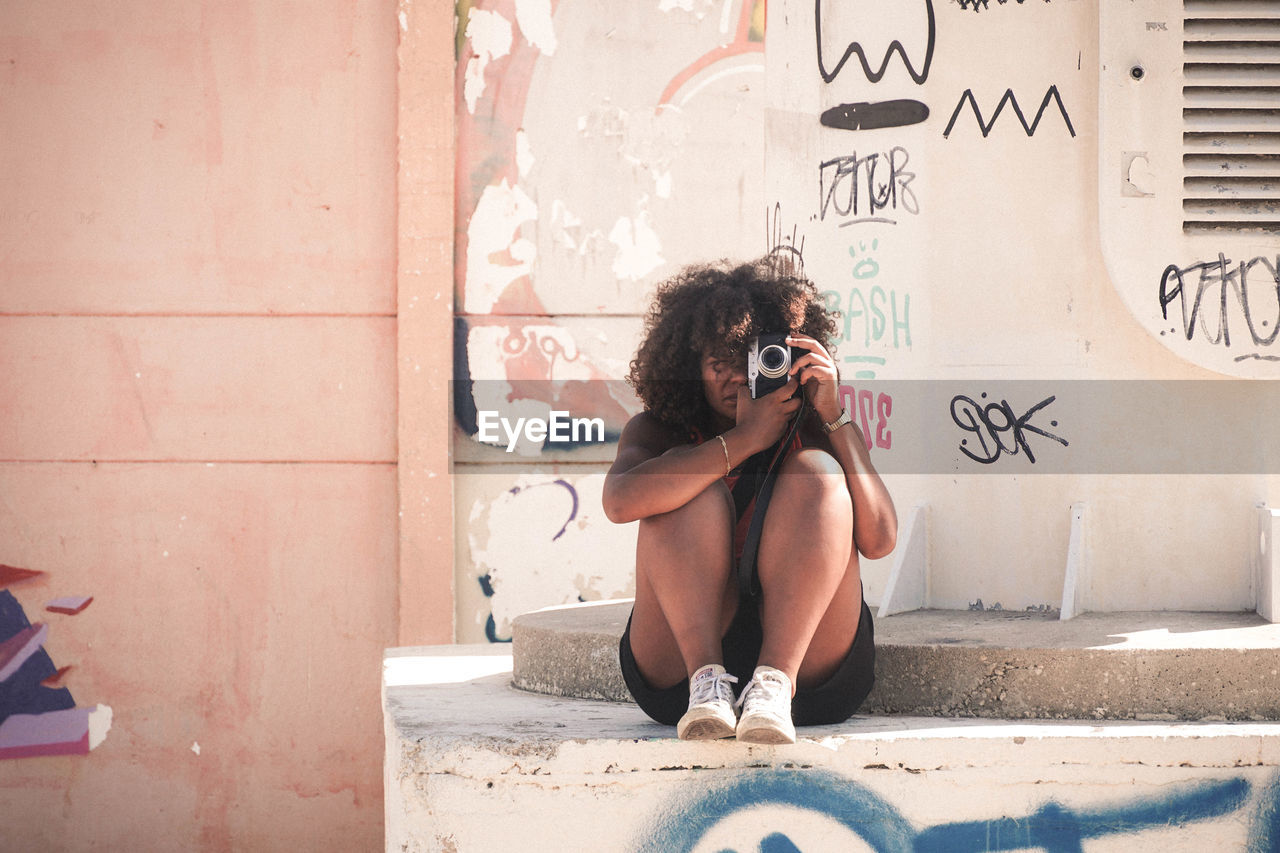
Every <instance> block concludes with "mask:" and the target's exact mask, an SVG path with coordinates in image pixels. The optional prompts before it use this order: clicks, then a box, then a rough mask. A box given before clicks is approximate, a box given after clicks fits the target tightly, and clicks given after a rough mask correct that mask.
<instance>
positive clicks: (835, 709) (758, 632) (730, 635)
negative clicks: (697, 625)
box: [618, 598, 876, 726]
mask: <svg viewBox="0 0 1280 853" xmlns="http://www.w3.org/2000/svg"><path fill="white" fill-rule="evenodd" d="M757 607H758V605H757V604H756V602H755V600H754V599H751V598H748V599H745V600H744V601H743V602H742V603H741V604H740V605H739V606H738V612H737V614H736V615H735V616H734V617H733V621H732V622H731V623H730V624H729V630H728V631H727V632H725V635H724V640H723V642H722V647H723V649H724V667H725V669H727V670H728V671H729V673H730V674H731V675H733V676H735V677H737V679H738V687H739V689H741V688H743V687H745V686H746V684H747V682H749V681H750V680H751V675H752V673H754V672H755V669H756V663H757V661H758V660H759V658H760V646H761V643H762V642H763V630H762V628H761V625H760V615H759V611H758V609H757ZM618 657H619V662H620V663H621V665H622V677H623V679H624V680H625V681H626V682H627V689H628V690H630V691H631V695H632V697H633V698H634V699H635V700H636V704H637V705H639V706H640V709H641V710H642V711H644V712H645V713H646V714H648V715H649V716H650V717H652V718H653V719H654V720H657V721H658V722H659V723H662V724H663V725H668V726H674V725H675V724H676V723H677V722H679V720H680V718H681V717H682V716H684V712H685V711H687V710H689V682H688V681H681V682H680V683H679V684H676V685H675V686H673V687H668V688H666V689H663V690H655V689H654V688H652V687H650V686H649V685H648V683H647V682H646V681H645V680H644V676H642V675H641V674H640V669H639V667H637V666H636V659H635V655H633V654H632V653H631V620H630V618H628V619H627V629H626V630H625V631H623V633H622V640H621V641H620V642H619V643H618ZM875 670H876V644H875V627H874V626H873V625H872V623H871V609H870V608H869V607H867V602H866V601H863V602H862V616H861V617H860V618H859V620H858V632H857V635H856V636H855V637H854V638H853V646H852V647H851V648H850V649H849V654H848V655H847V656H846V657H845V659H844V662H843V663H841V664H840V668H839V669H837V670H836V672H835V674H834V675H832V676H831V677H830V678H829V679H827V680H826V681H825V682H823V683H822V684H820V685H818V686H817V687H810V688H804V687H800V688H797V689H796V695H795V698H794V699H792V700H791V719H792V721H793V722H795V724H796V725H797V726H827V725H832V724H835V723H843V722H844V721H845V720H847V719H849V717H851V716H853V714H854V712H855V711H857V710H858V708H859V706H861V705H862V703H863V702H864V701H865V700H866V698H867V694H869V693H870V692H871V686H872V685H873V684H875V680H876V674H875Z"/></svg>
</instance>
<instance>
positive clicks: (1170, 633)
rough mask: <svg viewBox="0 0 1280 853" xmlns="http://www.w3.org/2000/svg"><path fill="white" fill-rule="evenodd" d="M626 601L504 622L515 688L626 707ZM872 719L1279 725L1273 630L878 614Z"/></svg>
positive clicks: (1113, 618) (1019, 615)
mask: <svg viewBox="0 0 1280 853" xmlns="http://www.w3.org/2000/svg"><path fill="white" fill-rule="evenodd" d="M630 606H631V605H630V602H629V601H619V602H602V603H598V604H586V605H572V606H569V607H558V608H549V609H547V610H540V611H537V612H535V613H529V614H525V615H523V616H520V617H519V618H517V619H516V620H515V625H514V630H513V637H514V641H513V654H514V673H513V677H514V683H515V685H516V686H517V687H519V688H521V689H523V690H529V691H533V692H538V693H547V694H551V695H557V696H574V697H581V698H591V699H608V700H615V701H625V700H627V698H628V694H627V691H626V685H625V684H624V683H623V681H622V673H621V672H620V671H619V670H618V664H617V646H618V639H619V638H620V637H621V636H622V631H623V629H624V627H625V626H626V620H627V615H628V613H629V612H630ZM876 649H877V660H876V687H875V690H873V691H872V693H871V696H870V697H869V699H868V701H867V704H866V705H865V706H864V709H865V710H866V711H868V712H870V713H878V714H919V715H928V716H961V717H971V716H976V717H993V718H1042V719H1145V720H1215V719H1216V720H1254V721H1261V720H1277V719H1280V625H1277V624H1271V623H1268V622H1266V621H1265V620H1263V619H1262V618H1261V617H1260V616H1258V615H1257V614H1254V613H1185V612H1150V613H1086V614H1084V615H1081V616H1078V617H1076V618H1075V619H1071V620H1069V621H1066V622H1064V621H1061V620H1059V619H1057V618H1056V617H1055V616H1053V615H1051V614H1042V613H1030V612H1017V611H980V612H979V611H940V610H921V611H915V612H912V613H903V614H899V615H896V616H890V617H887V618H884V619H878V620H876Z"/></svg>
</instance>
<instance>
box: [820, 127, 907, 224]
mask: <svg viewBox="0 0 1280 853" xmlns="http://www.w3.org/2000/svg"><path fill="white" fill-rule="evenodd" d="M910 160H911V155H909V154H908V153H907V149H905V148H903V147H902V146H900V145H899V146H894V147H893V148H892V149H890V150H889V152H888V153H887V154H879V153H875V154H868V155H867V156H865V157H859V156H858V155H857V153H856V152H855V153H854V154H850V155H849V156H848V157H836V158H834V159H831V160H827V161H825V162H823V163H822V165H821V166H819V167H818V183H819V189H820V191H821V194H822V198H821V205H820V208H819V209H820V211H821V219H823V220H824V221H825V220H826V218H827V214H828V213H829V212H830V211H833V210H834V211H835V214H836V215H837V216H840V217H848V218H849V221H848V222H842V223H840V224H841V225H842V226H844V225H852V224H854V223H855V222H889V223H891V224H897V223H896V220H893V219H889V218H887V217H885V216H880V215H878V214H879V213H880V211H891V212H896V211H898V210H899V209H901V210H905V211H906V212H907V213H911V214H917V213H919V212H920V203H919V201H917V199H916V194H915V191H914V190H912V189H911V182H912V181H913V180H915V177H916V175H915V172H908V171H907V170H906V165H907V163H908V162H909V161H910ZM877 170H878V171H877Z"/></svg>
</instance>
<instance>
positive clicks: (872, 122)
mask: <svg viewBox="0 0 1280 853" xmlns="http://www.w3.org/2000/svg"><path fill="white" fill-rule="evenodd" d="M928 117H929V108H928V107H927V106H925V105H924V104H922V103H920V102H919V101H913V100H911V99H909V98H901V99H898V100H894V101H879V102H877V103H867V102H865V101H862V102H859V103H856V104H840V105H839V106H835V107H832V108H831V109H829V110H826V111H824V112H823V113H822V115H821V116H819V118H818V121H819V123H820V124H821V125H822V126H823V127H833V128H835V129H836V130H875V129H877V128H881V127H907V126H908V125H912V124H919V123H920V122H922V121H924V120H925V119H927V118H928Z"/></svg>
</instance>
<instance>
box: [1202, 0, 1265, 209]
mask: <svg viewBox="0 0 1280 853" xmlns="http://www.w3.org/2000/svg"><path fill="white" fill-rule="evenodd" d="M1183 9H1184V13H1185V17H1184V20H1183V42H1182V55H1183V65H1182V72H1183V87H1182V101H1183V108H1182V127H1183V133H1182V142H1183V146H1182V150H1183V155H1182V165H1183V179H1182V229H1183V231H1185V232H1187V233H1189V234H1198V233H1214V232H1222V231H1269V232H1280V0H1185V3H1184V6H1183Z"/></svg>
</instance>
